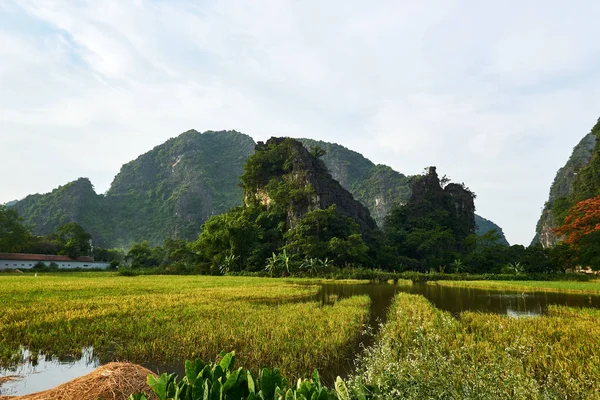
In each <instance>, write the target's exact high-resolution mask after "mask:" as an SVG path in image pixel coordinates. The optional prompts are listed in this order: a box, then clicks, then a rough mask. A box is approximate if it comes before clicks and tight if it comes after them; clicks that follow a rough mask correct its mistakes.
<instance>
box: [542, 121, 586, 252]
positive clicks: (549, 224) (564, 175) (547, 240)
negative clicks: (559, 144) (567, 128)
mask: <svg viewBox="0 0 600 400" xmlns="http://www.w3.org/2000/svg"><path fill="white" fill-rule="evenodd" d="M595 145H596V135H594V133H591V132H590V133H588V134H587V135H586V136H584V137H583V139H581V141H580V142H579V144H577V146H575V148H574V149H573V153H572V154H571V157H570V158H569V160H568V161H567V163H566V164H565V166H564V167H562V168H561V169H559V170H558V172H557V173H556V177H555V178H554V182H553V183H552V186H551V187H550V195H549V198H548V201H547V202H546V204H545V205H544V209H543V210H542V215H541V217H540V219H539V221H538V223H537V226H536V235H535V237H534V238H533V242H532V244H536V243H540V244H541V245H542V246H543V247H546V248H547V247H552V246H554V245H555V244H556V243H557V242H558V241H559V238H557V237H556V235H555V234H554V233H553V232H552V229H554V228H555V227H556V224H555V221H554V216H553V215H552V209H553V207H554V203H555V201H556V200H557V199H559V198H562V197H568V196H570V195H571V193H572V192H573V182H574V180H575V177H576V175H577V172H578V171H579V170H580V169H581V168H583V167H585V166H586V165H587V164H588V163H589V162H590V160H591V158H592V154H593V151H594V147H595Z"/></svg>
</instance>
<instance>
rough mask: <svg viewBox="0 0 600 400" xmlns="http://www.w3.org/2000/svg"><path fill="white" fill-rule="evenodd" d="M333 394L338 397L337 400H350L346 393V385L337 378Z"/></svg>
mask: <svg viewBox="0 0 600 400" xmlns="http://www.w3.org/2000/svg"><path fill="white" fill-rule="evenodd" d="M335 392H336V393H337V395H338V399H339V400H350V394H349V393H348V388H347V387H346V384H345V383H344V381H343V380H342V378H340V377H339V376H338V377H337V379H336V380H335Z"/></svg>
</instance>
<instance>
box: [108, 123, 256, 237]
mask: <svg viewBox="0 0 600 400" xmlns="http://www.w3.org/2000/svg"><path fill="white" fill-rule="evenodd" d="M254 145H255V144H254V140H253V139H252V138H251V137H250V136H248V135H244V134H242V133H239V132H235V131H221V132H213V131H208V132H204V133H199V132H197V131H194V130H191V131H188V132H185V133H183V134H181V135H179V136H178V137H176V138H172V139H169V140H168V141H166V142H165V143H163V144H161V145H160V146H157V147H155V148H154V149H152V150H151V151H149V152H147V153H146V154H143V155H141V156H140V157H138V158H137V159H136V160H134V161H131V162H129V163H127V164H125V165H124V166H123V167H122V168H121V171H120V172H119V173H118V174H117V176H116V177H115V179H114V181H113V182H112V184H111V186H110V189H109V190H108V192H107V194H106V197H107V199H108V200H109V201H110V202H111V204H112V205H113V215H114V216H116V220H115V234H114V235H115V239H116V242H115V244H116V245H118V246H123V247H127V246H128V244H130V243H132V242H138V241H142V240H148V241H150V242H152V243H160V242H162V241H163V240H164V239H165V238H166V237H179V238H184V239H194V238H196V237H197V236H198V231H199V229H200V225H201V223H202V222H204V221H206V220H207V219H208V218H209V217H211V216H212V215H217V214H221V213H223V212H225V211H227V210H228V209H230V208H231V207H234V206H238V205H239V204H240V198H241V195H242V189H241V188H240V187H239V177H240V175H241V174H242V172H243V164H244V161H245V160H246V159H247V158H248V157H249V156H250V155H251V154H252V153H253V152H254Z"/></svg>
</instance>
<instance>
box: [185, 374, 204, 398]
mask: <svg viewBox="0 0 600 400" xmlns="http://www.w3.org/2000/svg"><path fill="white" fill-rule="evenodd" d="M204 384H205V381H204V379H202V378H201V377H198V378H197V379H196V383H195V384H194V387H193V389H191V390H190V392H189V393H191V397H190V396H188V398H189V399H191V400H203V399H204Z"/></svg>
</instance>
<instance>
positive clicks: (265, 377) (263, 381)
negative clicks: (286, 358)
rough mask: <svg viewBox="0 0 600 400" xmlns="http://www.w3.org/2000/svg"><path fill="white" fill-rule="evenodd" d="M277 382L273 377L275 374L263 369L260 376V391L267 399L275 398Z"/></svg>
mask: <svg viewBox="0 0 600 400" xmlns="http://www.w3.org/2000/svg"><path fill="white" fill-rule="evenodd" d="M276 387H277V381H276V379H275V378H274V377H273V373H272V372H271V370H270V369H268V368H263V370H262V372H261V374H260V389H261V390H260V391H261V392H262V395H263V397H264V398H265V399H269V400H271V399H272V398H274V397H275V388H276Z"/></svg>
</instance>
